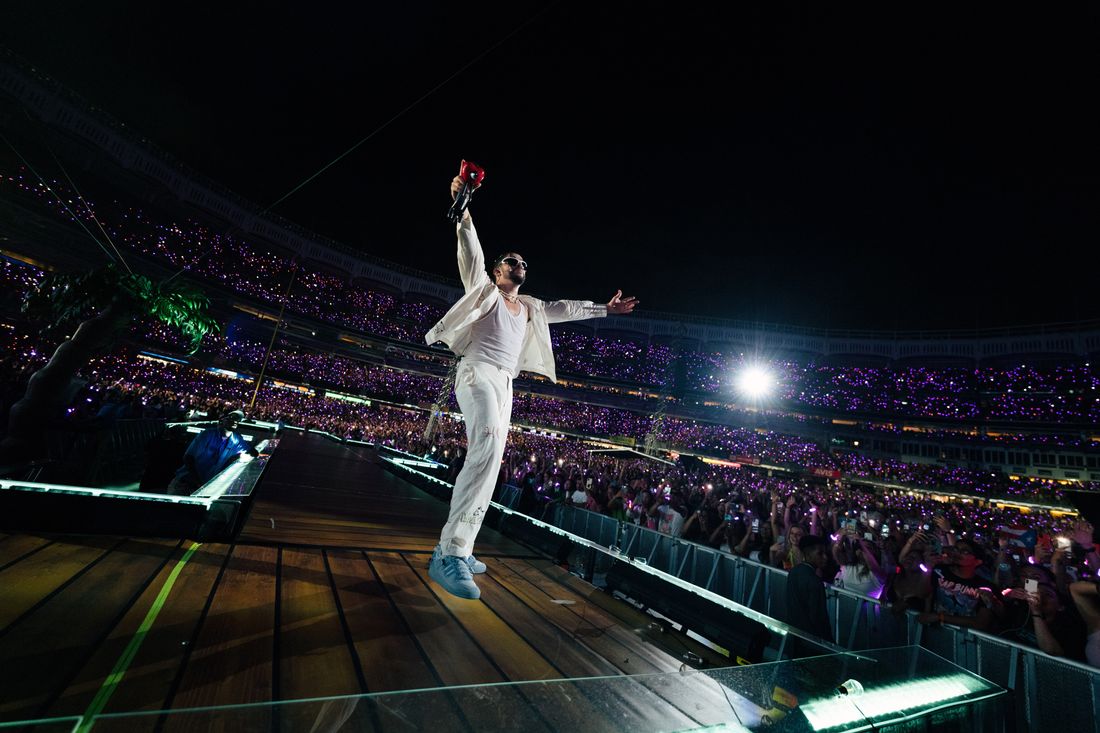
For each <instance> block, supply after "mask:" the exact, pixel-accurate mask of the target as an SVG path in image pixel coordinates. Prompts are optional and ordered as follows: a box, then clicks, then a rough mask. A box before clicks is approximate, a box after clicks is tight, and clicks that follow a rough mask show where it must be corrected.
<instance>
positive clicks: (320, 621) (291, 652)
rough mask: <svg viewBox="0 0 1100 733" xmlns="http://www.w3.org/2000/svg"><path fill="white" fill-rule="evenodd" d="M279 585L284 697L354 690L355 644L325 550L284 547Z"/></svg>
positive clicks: (357, 687)
mask: <svg viewBox="0 0 1100 733" xmlns="http://www.w3.org/2000/svg"><path fill="white" fill-rule="evenodd" d="M279 577H280V583H281V587H280V590H279V604H280V607H281V609H280V614H279V618H280V625H279V697H281V698H282V699H284V700H296V699H302V698H307V697H327V696H331V695H354V694H358V693H361V692H366V690H363V689H361V688H360V685H359V678H358V676H357V675H356V672H355V666H354V664H353V663H352V658H351V649H349V647H348V644H347V639H346V638H345V636H344V627H343V625H342V624H341V622H340V614H339V612H338V611H337V609H336V598H335V596H334V595H333V593H332V586H331V584H330V583H329V577H328V570H327V569H326V568H325V561H324V557H322V555H321V551H320V550H283V555H282V570H281V572H280V575H279Z"/></svg>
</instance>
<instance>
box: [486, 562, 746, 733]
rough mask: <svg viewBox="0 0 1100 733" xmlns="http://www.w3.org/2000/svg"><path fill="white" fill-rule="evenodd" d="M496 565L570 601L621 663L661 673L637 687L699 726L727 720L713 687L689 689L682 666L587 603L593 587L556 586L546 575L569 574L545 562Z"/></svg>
mask: <svg viewBox="0 0 1100 733" xmlns="http://www.w3.org/2000/svg"><path fill="white" fill-rule="evenodd" d="M498 562H499V563H500V564H502V565H503V566H505V567H507V568H509V569H511V570H513V571H515V572H516V573H517V574H518V575H519V576H521V577H523V578H524V579H525V580H527V581H528V582H530V583H531V584H532V585H534V586H536V587H538V588H539V589H540V590H542V591H543V592H544V593H547V594H549V595H551V597H552V598H558V599H562V600H572V601H574V604H573V605H567V606H566V608H568V609H569V610H570V612H571V613H573V614H574V615H575V616H578V617H579V618H580V619H581V621H587V622H588V623H590V624H592V625H593V627H594V628H596V629H599V630H600V632H602V635H606V636H608V637H610V638H611V639H613V640H615V641H618V642H619V643H620V644H621V645H622V646H623V647H624V648H625V650H626V651H627V653H628V654H629V656H628V657H626V659H625V660H624V661H625V662H629V661H630V660H631V659H637V660H640V661H641V662H642V663H643V664H648V665H652V666H653V667H654V670H653V671H655V672H662V673H665V674H663V675H662V676H661V677H659V678H656V679H653V680H646V679H645V678H644V677H643V678H639V684H642V685H645V686H647V687H649V688H650V689H651V690H653V692H654V693H656V694H657V695H658V696H659V697H662V698H664V699H665V700H667V701H668V702H669V703H671V704H672V705H674V706H676V707H677V708H679V709H680V710H681V711H683V712H684V713H685V714H686V715H688V716H689V717H690V718H691V719H692V720H694V721H696V722H697V723H699V724H704V725H711V724H717V723H720V722H722V721H723V720H727V719H728V717H729V715H730V705H729V703H728V702H727V701H726V699H725V696H724V695H722V693H721V691H720V690H719V688H718V686H717V685H715V684H713V683H712V682H709V681H707V680H704V679H703V678H702V677H699V680H700V681H702V682H707V684H706V685H700V686H699V687H700V689H698V690H695V689H693V685H691V684H689V682H688V680H691V679H692V678H691V677H680V676H679V672H680V668H681V664H682V663H681V662H679V660H677V659H676V658H674V657H672V656H670V655H668V654H666V653H664V652H663V651H662V650H660V649H658V648H656V647H654V646H653V645H652V644H649V643H647V642H646V641H645V640H644V639H642V638H641V636H640V635H638V634H635V633H633V632H628V631H627V630H626V629H624V628H623V627H622V626H620V625H619V623H620V622H619V620H618V619H616V618H615V617H614V616H612V615H610V614H608V613H607V612H606V611H604V610H603V609H602V608H600V607H599V606H598V605H596V604H595V603H593V602H591V601H590V600H589V598H588V595H587V594H588V593H591V592H593V591H595V592H599V591H596V589H595V587H594V586H591V585H589V584H588V583H584V582H583V581H581V583H580V584H579V585H577V588H576V589H574V588H573V587H571V585H572V583H571V582H570V581H569V580H568V579H567V578H564V577H563V578H562V580H563V583H556V582H555V581H554V580H553V579H552V578H551V575H550V574H547V573H551V574H553V575H557V574H558V573H554V571H555V570H557V571H560V572H561V573H562V574H563V575H570V574H569V573H565V571H562V570H561V569H560V568H558V567H557V566H554V565H553V564H552V563H551V562H550V561H548V560H547V561H542V560H531V561H526V560H508V559H502V560H500V561H498ZM540 566H541V567H540ZM546 566H550V567H551V569H550V570H548V571H546V572H543V571H544V570H545V569H546ZM570 577H571V578H575V577H576V576H572V575H570ZM578 580H579V579H578ZM609 658H610V657H609ZM610 659H611V661H612V662H614V663H616V664H617V665H620V666H622V663H620V662H618V661H617V660H616V659H614V658H610ZM671 673H675V674H671Z"/></svg>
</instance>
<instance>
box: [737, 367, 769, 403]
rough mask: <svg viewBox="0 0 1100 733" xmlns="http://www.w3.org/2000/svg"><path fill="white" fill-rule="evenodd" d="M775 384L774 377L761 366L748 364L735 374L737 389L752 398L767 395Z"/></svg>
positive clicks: (756, 398)
mask: <svg viewBox="0 0 1100 733" xmlns="http://www.w3.org/2000/svg"><path fill="white" fill-rule="evenodd" d="M774 386H775V379H774V378H773V377H772V375H771V373H770V372H768V370H767V369H765V368H764V367H761V366H748V367H745V369H744V370H742V371H741V373H740V374H739V375H738V376H737V390H738V391H739V392H740V393H741V394H743V395H745V396H746V397H749V398H751V399H754V400H759V399H763V398H764V397H767V396H768V395H769V394H770V393H771V391H772V388H773V387H774Z"/></svg>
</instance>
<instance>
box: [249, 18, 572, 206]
mask: <svg viewBox="0 0 1100 733" xmlns="http://www.w3.org/2000/svg"><path fill="white" fill-rule="evenodd" d="M560 1H561V0H554V2H552V3H550V4H549V5H547V6H546V7H544V8H543V9H542V10H539V11H538V12H537V13H535V14H534V15H532V16H531V17H530V18H528V19H527V20H525V21H523V22H522V23H520V24H519V25H518V26H516V27H515V28H514V29H512V31H511V32H509V33H508V35H506V36H504V38H501V39H500V40H499V41H497V42H496V43H494V44H493V45H491V46H489V47H488V48H486V49H485V50H484V51H482V52H481V53H479V54H478V55H477V56H474V57H473V58H472V59H470V60H469V61H467V62H466V64H465V65H464V66H462V67H461V68H460V69H459V70H458V71H456V72H454V73H453V74H451V75H450V76H448V77H447V78H446V79H444V80H443V81H441V82H439V83H438V84H436V85H435V86H434V87H432V88H431V89H429V90H428V91H426V92H424V94H422V95H420V96H419V97H418V98H417V99H416V100H415V101H413V102H412V103H411V104H409V105H408V106H407V107H405V108H404V109H403V110H401V111H400V112H398V113H397V114H395V115H394V116H393V117H391V118H389V119H388V120H386V121H385V122H383V123H382V125H381V126H379V127H378V128H376V129H375V130H374V131H373V132H372V133H370V134H369V135H367V136H366V137H365V138H363V139H362V140H360V141H359V142H357V143H355V144H354V145H352V146H351V147H350V148H348V149H347V150H345V151H344V152H342V153H340V154H339V155H337V156H336V157H335V158H333V159H332V160H331V161H329V162H328V163H326V164H325V165H323V166H322V167H321V169H320V170H318V171H317V172H316V173H314V174H313V175H311V176H310V177H309V178H307V179H305V180H304V181H302V182H301V183H299V184H298V185H297V186H295V187H294V188H292V189H290V191H288V192H287V193H285V194H284V195H283V196H282V197H280V198H279V199H278V200H277V201H276V202H275V203H273V204H271V205H270V206H268V207H267V208H268V209H272V208H274V207H276V206H278V205H279V204H281V203H282V202H283V201H285V200H286V199H288V198H290V197H291V196H293V195H294V194H295V193H297V192H298V190H299V189H300V188H302V187H304V186H305V185H306V184H307V183H309V182H310V181H312V180H313V179H314V178H316V177H317V176H319V175H321V174H322V173H324V172H325V171H327V170H328V169H329V168H331V167H332V166H334V165H336V164H337V163H339V162H340V161H341V160H343V159H344V158H345V157H347V156H348V155H350V154H351V153H352V152H353V151H355V149H356V148H358V147H359V146H360V145H362V144H363V143H365V142H366V141H368V140H370V139H371V138H372V137H374V136H375V135H377V134H378V133H380V132H382V130H384V129H386V128H387V127H389V126H390V125H391V124H392V123H394V122H396V121H397V120H398V118H400V117H402V116H403V115H404V114H405V113H406V112H408V111H410V110H411V109H413V108H414V107H416V106H417V105H418V104H420V103H421V102H423V101H424V100H425V99H427V98H428V97H430V96H431V95H433V94H435V93H436V92H437V91H439V90H440V89H442V88H443V87H444V86H446V85H447V84H448V83H449V82H450V81H452V80H453V79H454V78H455V77H457V76H458V75H459V74H461V73H462V72H464V71H466V69H468V68H470V67H471V66H473V65H474V64H476V63H477V62H478V61H480V60H481V59H483V58H485V57H486V56H488V55H489V54H490V53H492V52H493V51H495V50H496V49H497V48H499V47H500V46H502V45H504V43H505V42H506V41H507V40H508V39H510V38H511V37H512V36H514V35H516V34H517V33H519V32H520V31H521V30H523V29H524V28H526V27H527V26H529V25H531V23H533V22H535V20H537V19H538V17H539V16H540V15H542V14H544V13H545V12H546V11H548V10H549V9H550V8H552V7H554V6H555V5H557V4H558V2H560ZM266 210H267V209H265V211H266ZM261 213H262V212H261Z"/></svg>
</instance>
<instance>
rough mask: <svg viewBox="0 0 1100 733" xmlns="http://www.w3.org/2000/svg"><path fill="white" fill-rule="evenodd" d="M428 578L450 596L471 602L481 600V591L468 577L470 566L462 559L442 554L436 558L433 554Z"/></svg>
mask: <svg viewBox="0 0 1100 733" xmlns="http://www.w3.org/2000/svg"><path fill="white" fill-rule="evenodd" d="M437 552H438V550H437ZM428 577H430V578H431V579H432V580H434V581H435V582H437V583H439V584H440V585H441V586H443V590H445V591H447V592H448V593H450V594H451V595H452V596H458V597H459V598H468V599H469V600H471V601H476V600H477V599H478V598H481V589H480V588H478V587H477V583H475V582H474V577H473V576H472V575H470V566H469V565H468V564H467V562H466V558H464V557H458V556H457V555H443V554H440V555H439V556H438V557H437V556H436V553H434V552H433V553H432V560H431V562H430V563H428Z"/></svg>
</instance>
